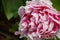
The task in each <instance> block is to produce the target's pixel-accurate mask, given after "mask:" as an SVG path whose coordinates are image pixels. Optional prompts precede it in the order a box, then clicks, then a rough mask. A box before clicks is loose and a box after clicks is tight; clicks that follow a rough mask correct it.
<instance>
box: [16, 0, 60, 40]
mask: <svg viewBox="0 0 60 40" xmlns="http://www.w3.org/2000/svg"><path fill="white" fill-rule="evenodd" d="M18 13H19V15H20V17H21V21H20V23H19V31H18V32H16V33H17V34H20V35H21V36H20V37H22V36H26V37H28V38H29V40H40V38H52V37H53V36H55V35H56V33H57V30H58V29H60V13H58V11H56V10H55V9H54V8H53V7H52V3H51V2H50V0H32V1H27V2H26V6H24V7H23V6H22V7H20V8H19V11H18Z"/></svg>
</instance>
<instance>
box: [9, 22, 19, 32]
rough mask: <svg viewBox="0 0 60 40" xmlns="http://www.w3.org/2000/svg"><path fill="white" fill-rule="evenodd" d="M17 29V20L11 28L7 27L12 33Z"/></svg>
mask: <svg viewBox="0 0 60 40" xmlns="http://www.w3.org/2000/svg"><path fill="white" fill-rule="evenodd" d="M17 30H18V22H16V23H15V24H14V25H13V26H12V28H10V29H9V32H11V33H13V32H16V31H17Z"/></svg>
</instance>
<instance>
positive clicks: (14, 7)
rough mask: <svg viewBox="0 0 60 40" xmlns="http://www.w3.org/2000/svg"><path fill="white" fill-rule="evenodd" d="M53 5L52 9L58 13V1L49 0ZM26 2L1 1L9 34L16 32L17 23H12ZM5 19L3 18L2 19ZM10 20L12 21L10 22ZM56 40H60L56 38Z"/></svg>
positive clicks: (59, 9)
mask: <svg viewBox="0 0 60 40" xmlns="http://www.w3.org/2000/svg"><path fill="white" fill-rule="evenodd" d="M51 1H52V3H53V7H54V8H55V9H57V10H58V11H60V0H51ZM25 2H26V0H2V5H3V9H4V15H5V16H6V18H7V20H8V21H7V22H8V23H7V24H8V27H9V26H10V25H11V27H9V32H10V33H14V32H15V31H16V30H18V21H19V20H18V19H17V20H18V21H14V20H15V18H18V17H19V16H18V9H19V7H20V6H25ZM4 19H5V18H4ZM11 20H13V21H12V22H11ZM13 23H14V24H13ZM6 40H9V38H6ZM21 40H27V38H25V37H23V38H22V39H21ZM49 40H55V38H52V39H49ZM56 40H60V39H59V38H57V37H56Z"/></svg>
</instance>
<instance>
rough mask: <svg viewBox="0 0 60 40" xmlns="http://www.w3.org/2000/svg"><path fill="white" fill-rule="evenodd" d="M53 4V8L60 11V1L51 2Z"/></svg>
mask: <svg viewBox="0 0 60 40" xmlns="http://www.w3.org/2000/svg"><path fill="white" fill-rule="evenodd" d="M51 1H52V3H53V7H54V8H56V9H57V10H58V11H60V0H51Z"/></svg>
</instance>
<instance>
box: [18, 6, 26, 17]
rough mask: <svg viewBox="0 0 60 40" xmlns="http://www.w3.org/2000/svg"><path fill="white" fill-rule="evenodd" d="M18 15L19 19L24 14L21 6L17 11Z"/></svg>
mask: <svg viewBox="0 0 60 40" xmlns="http://www.w3.org/2000/svg"><path fill="white" fill-rule="evenodd" d="M18 14H19V16H20V17H22V16H23V15H24V14H25V8H24V6H21V7H20V8H19V10H18Z"/></svg>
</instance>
